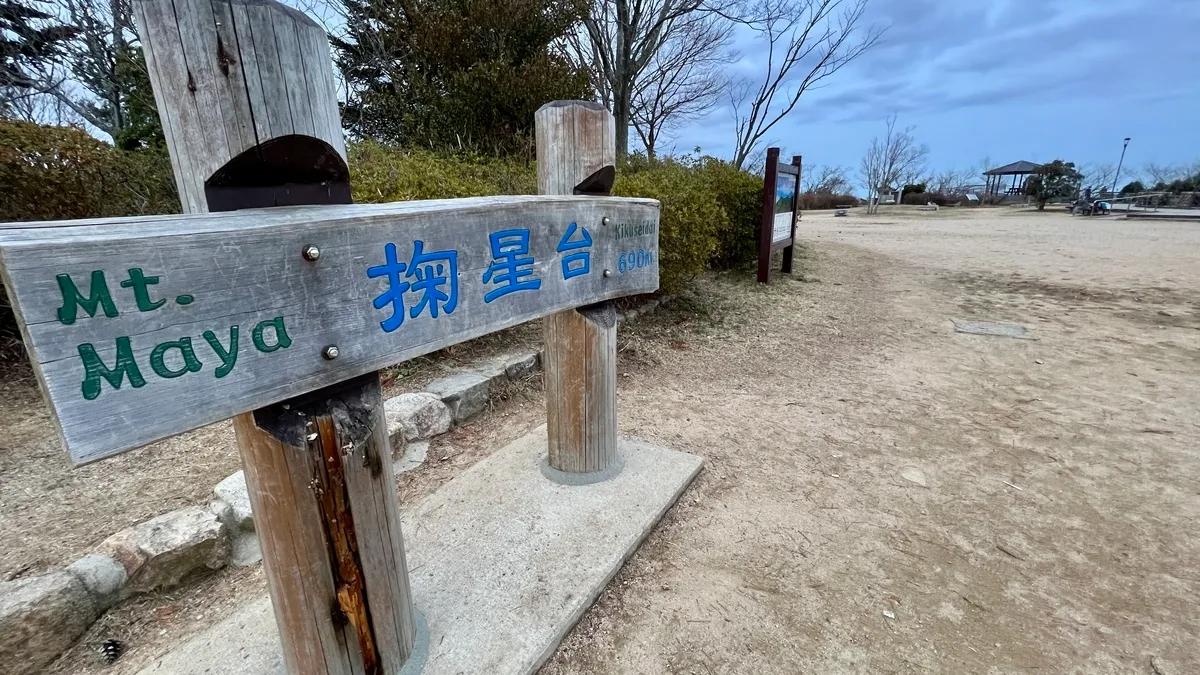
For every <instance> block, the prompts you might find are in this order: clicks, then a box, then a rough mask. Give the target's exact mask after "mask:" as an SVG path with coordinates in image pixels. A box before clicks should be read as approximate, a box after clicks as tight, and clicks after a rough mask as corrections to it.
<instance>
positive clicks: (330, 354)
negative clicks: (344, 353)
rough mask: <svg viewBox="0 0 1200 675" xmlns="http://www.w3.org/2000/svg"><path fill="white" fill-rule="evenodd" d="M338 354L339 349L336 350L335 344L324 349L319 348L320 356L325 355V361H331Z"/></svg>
mask: <svg viewBox="0 0 1200 675" xmlns="http://www.w3.org/2000/svg"><path fill="white" fill-rule="evenodd" d="M339 354H341V351H339V350H338V348H337V345H329V346H328V347H326V348H325V349H322V350H321V356H323V357H325V360H326V361H332V360H334V359H336V358H337V357H338V355H339Z"/></svg>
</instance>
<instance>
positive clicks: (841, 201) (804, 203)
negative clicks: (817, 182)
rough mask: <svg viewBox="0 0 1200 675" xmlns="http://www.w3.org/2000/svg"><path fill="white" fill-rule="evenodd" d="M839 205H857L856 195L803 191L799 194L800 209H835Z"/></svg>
mask: <svg viewBox="0 0 1200 675" xmlns="http://www.w3.org/2000/svg"><path fill="white" fill-rule="evenodd" d="M839 206H858V197H855V196H854V195H838V194H832V193H829V192H805V193H803V194H801V195H800V209H801V210H803V211H820V210H823V209H836V208H837V207H839Z"/></svg>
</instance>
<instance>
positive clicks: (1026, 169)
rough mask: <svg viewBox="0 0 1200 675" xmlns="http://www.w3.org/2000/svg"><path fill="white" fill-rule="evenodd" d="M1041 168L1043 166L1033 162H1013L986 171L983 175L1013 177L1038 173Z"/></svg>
mask: <svg viewBox="0 0 1200 675" xmlns="http://www.w3.org/2000/svg"><path fill="white" fill-rule="evenodd" d="M1039 166H1041V164H1034V163H1033V162H1026V161H1025V160H1021V161H1019V162H1013V163H1012V164H1005V165H1004V166H1001V167H998V168H995V169H992V170H991V171H984V172H983V175H985V176H1013V175H1018V174H1025V173H1033V172H1034V171H1037V168H1038V167H1039Z"/></svg>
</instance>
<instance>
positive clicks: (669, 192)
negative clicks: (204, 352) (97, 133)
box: [0, 120, 763, 360]
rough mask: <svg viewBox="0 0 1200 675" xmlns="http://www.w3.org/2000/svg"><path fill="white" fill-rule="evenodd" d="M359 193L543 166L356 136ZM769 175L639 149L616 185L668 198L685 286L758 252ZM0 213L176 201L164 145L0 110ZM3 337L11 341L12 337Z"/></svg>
mask: <svg viewBox="0 0 1200 675" xmlns="http://www.w3.org/2000/svg"><path fill="white" fill-rule="evenodd" d="M349 158H350V180H351V186H352V188H353V192H354V200H355V201H356V202H363V203H365V202H391V201H402V200H410V199H442V198H451V197H472V196H484V195H496V194H534V193H536V192H537V169H536V167H535V166H534V164H533V162H530V161H526V160H523V159H496V158H493V157H485V156H447V155H444V154H439V153H434V152H430V151H428V150H415V149H401V148H396V147H391V146H385V145H381V144H379V143H374V142H360V143H352V144H351V145H350V148H349ZM762 187H763V186H762V178H761V177H760V176H755V175H753V174H749V173H746V172H744V171H740V170H738V169H736V168H735V167H734V166H733V165H732V164H730V163H728V162H724V161H721V160H718V159H714V158H712V157H696V156H685V157H682V158H672V159H667V160H661V161H655V160H648V159H646V158H645V157H638V156H634V157H632V158H631V159H630V161H628V162H626V163H623V164H622V166H621V168H620V170H619V171H618V176H617V182H616V185H615V186H614V194H617V195H622V196H630V197H650V198H653V199H658V200H659V201H661V202H662V225H661V228H660V234H659V270H660V273H661V279H662V289H663V291H665V292H668V293H674V292H677V291H679V290H680V289H681V288H682V287H683V286H685V285H686V284H687V282H688V281H689V280H691V279H692V278H694V277H695V276H696V275H698V274H700V273H702V272H704V271H705V270H706V269H710V268H716V269H728V268H732V267H736V266H740V265H743V264H745V263H747V262H749V261H752V260H754V258H755V255H756V251H757V236H758V227H759V223H758V219H759V214H760V212H761V208H762V206H761V205H762ZM0 194H3V195H4V198H3V200H0V221H17V220H56V219H68V218H93V217H112V216H129V215H146V214H156V213H178V212H179V198H178V195H177V193H176V189H175V182H174V179H173V177H172V174H171V165H170V161H169V158H168V157H167V155H166V154H165V153H163V152H156V151H138V152H125V151H122V150H118V149H116V148H113V147H112V146H111V145H108V144H106V143H103V142H101V141H99V140H96V139H95V138H93V137H92V136H90V135H88V134H87V133H86V132H84V131H82V130H80V129H75V128H70V127H45V126H39V125H36V124H29V123H25V122H14V121H4V120H0ZM6 301H7V298H6V297H5V296H4V295H3V294H2V293H0V352H7V353H0V360H4V359H5V358H9V357H11V356H13V355H14V350H15V354H16V355H17V356H20V347H19V345H20V342H19V338H18V337H17V332H16V326H15V323H14V321H13V317H12V313H11V310H9V309H8V308H7V307H5V306H3V305H4V304H5V303H6ZM6 346H7V349H5V347H6Z"/></svg>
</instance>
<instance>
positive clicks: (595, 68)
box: [565, 0, 735, 156]
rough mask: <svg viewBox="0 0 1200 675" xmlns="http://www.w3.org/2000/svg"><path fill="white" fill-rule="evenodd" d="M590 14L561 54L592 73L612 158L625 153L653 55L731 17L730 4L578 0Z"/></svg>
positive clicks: (721, 0) (715, 0) (716, 0)
mask: <svg viewBox="0 0 1200 675" xmlns="http://www.w3.org/2000/svg"><path fill="white" fill-rule="evenodd" d="M583 1H585V2H587V3H588V6H589V9H588V12H587V14H586V15H585V16H584V19H583V25H582V27H581V29H580V30H579V31H577V32H576V33H574V34H572V35H570V36H568V38H567V45H566V46H567V49H566V50H565V51H566V53H567V54H568V55H569V56H570V57H571V58H573V59H575V61H576V62H577V63H578V64H579V65H581V66H583V67H584V68H586V69H587V70H588V72H590V73H592V77H593V86H594V87H595V89H596V94H597V96H599V98H600V101H601V102H602V103H604V105H605V106H607V107H608V109H609V110H611V111H612V113H613V117H615V118H616V127H617V129H616V131H617V138H616V141H617V155H618V156H624V155H625V154H626V153H627V152H628V150H629V127H630V125H631V124H632V122H633V108H634V97H635V95H636V94H637V92H638V90H639V86H638V85H639V83H640V82H642V81H643V77H644V75H645V74H646V72H647V69H649V68H650V67H651V64H652V62H653V60H654V58H655V56H656V55H657V54H658V53H659V51H660V50H662V49H663V48H664V46H665V45H667V44H668V43H670V42H671V41H672V39H673V38H675V37H676V36H679V35H681V34H685V33H687V32H689V31H696V29H695V28H694V27H693V24H695V23H696V22H706V21H709V20H712V19H713V18H714V17H715V18H729V17H731V16H732V12H733V9H734V8H735V5H734V4H733V2H734V0H583Z"/></svg>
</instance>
